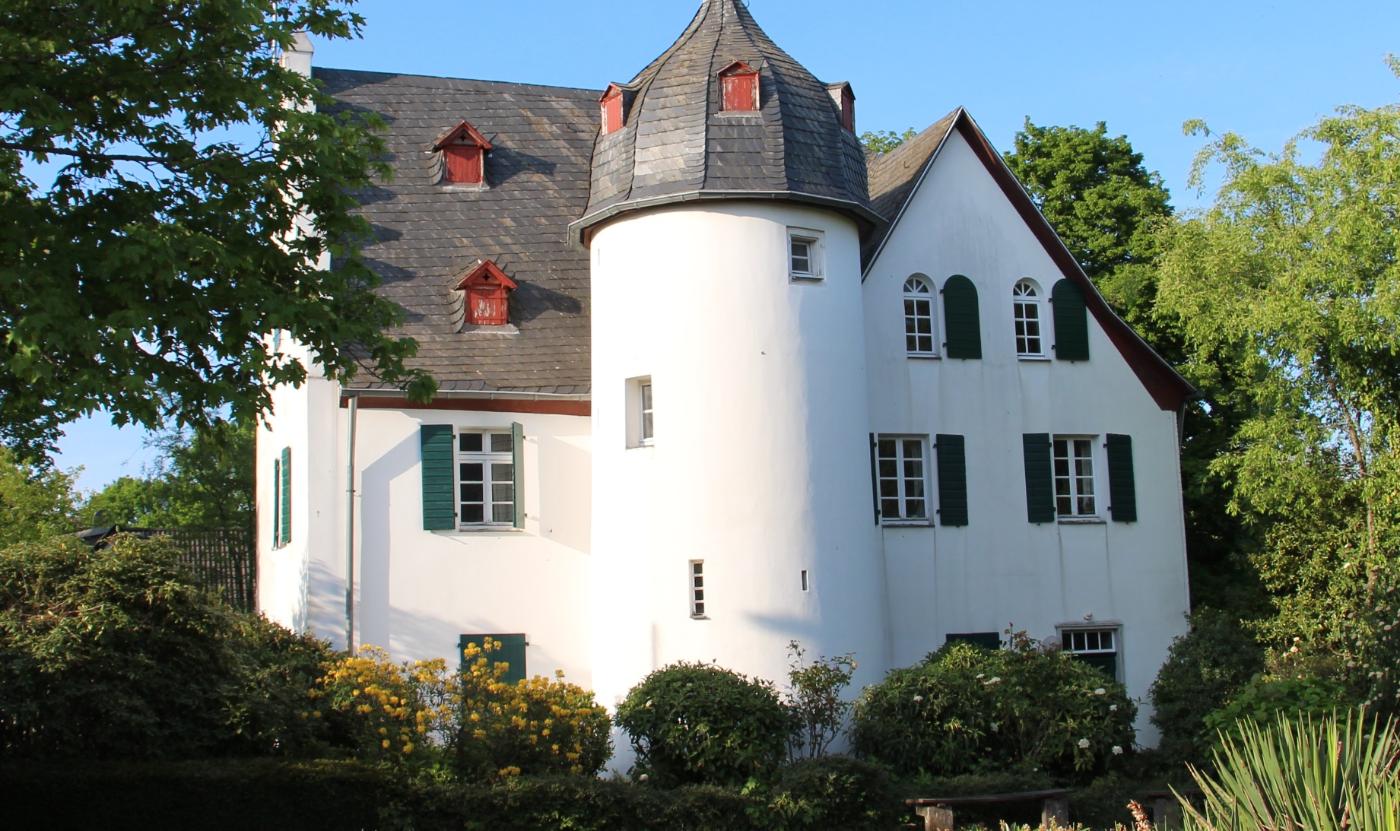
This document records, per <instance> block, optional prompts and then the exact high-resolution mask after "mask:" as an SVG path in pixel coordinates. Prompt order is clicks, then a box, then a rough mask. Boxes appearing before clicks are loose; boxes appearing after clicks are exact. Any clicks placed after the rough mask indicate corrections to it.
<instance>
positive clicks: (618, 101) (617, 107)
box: [598, 84, 622, 136]
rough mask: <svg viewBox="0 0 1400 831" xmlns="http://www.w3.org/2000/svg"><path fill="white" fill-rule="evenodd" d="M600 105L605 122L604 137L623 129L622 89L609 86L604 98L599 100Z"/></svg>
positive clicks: (614, 85) (603, 125)
mask: <svg viewBox="0 0 1400 831" xmlns="http://www.w3.org/2000/svg"><path fill="white" fill-rule="evenodd" d="M598 105H599V114H600V116H601V118H602V122H603V123H602V129H603V135H605V136H606V135H607V134H608V133H615V132H617V131H618V130H620V129H622V88H621V87H619V86H618V85H617V84H609V85H608V88H607V90H606V91H605V92H604V93H603V97H602V98H600V99H598Z"/></svg>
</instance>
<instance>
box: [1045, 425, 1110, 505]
mask: <svg viewBox="0 0 1400 831" xmlns="http://www.w3.org/2000/svg"><path fill="white" fill-rule="evenodd" d="M1050 444H1051V448H1052V449H1051V455H1052V463H1053V465H1054V467H1053V471H1054V480H1055V513H1056V514H1058V515H1059V516H1060V517H1061V518H1066V517H1068V518H1075V517H1097V516H1098V515H1099V511H1098V499H1097V496H1098V490H1097V489H1096V488H1095V487H1094V437H1093V436H1055V437H1054V439H1053V440H1052V441H1051V443H1050Z"/></svg>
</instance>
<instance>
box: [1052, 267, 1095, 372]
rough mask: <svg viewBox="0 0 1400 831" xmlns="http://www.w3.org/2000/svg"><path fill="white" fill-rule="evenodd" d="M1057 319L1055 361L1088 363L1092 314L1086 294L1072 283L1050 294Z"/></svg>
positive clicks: (1057, 286) (1064, 282) (1061, 284)
mask: <svg viewBox="0 0 1400 831" xmlns="http://www.w3.org/2000/svg"><path fill="white" fill-rule="evenodd" d="M1050 305H1051V306H1052V307H1053V314H1054V316H1055V357H1056V358H1057V359H1059V360H1061V361H1087V360H1089V311H1088V309H1087V308H1085V306H1084V292H1083V291H1082V290H1081V289H1080V288H1079V286H1077V285H1075V284H1074V283H1072V282H1070V281H1069V280H1061V281H1059V282H1058V283H1056V284H1055V287H1054V288H1053V289H1051V290H1050Z"/></svg>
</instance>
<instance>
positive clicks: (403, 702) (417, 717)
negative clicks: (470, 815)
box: [306, 646, 461, 766]
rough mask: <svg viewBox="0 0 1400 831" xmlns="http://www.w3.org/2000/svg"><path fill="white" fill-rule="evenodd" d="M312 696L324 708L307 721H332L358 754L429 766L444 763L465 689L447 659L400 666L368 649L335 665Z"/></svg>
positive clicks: (374, 648) (310, 714)
mask: <svg viewBox="0 0 1400 831" xmlns="http://www.w3.org/2000/svg"><path fill="white" fill-rule="evenodd" d="M310 695H311V699H312V701H313V702H314V703H315V704H317V705H319V706H317V707H315V708H313V709H311V710H309V711H308V712H307V714H306V715H307V717H308V718H313V719H318V718H322V717H323V715H324V716H325V717H327V718H329V719H331V720H332V721H333V728H334V732H335V733H337V734H339V736H338V737H339V738H340V739H341V740H342V741H344V742H346V743H347V744H348V745H349V746H350V748H351V749H352V752H353V753H354V755H355V756H357V757H359V758H362V759H365V760H368V761H375V762H389V763H392V764H395V765H412V766H423V765H426V764H431V763H434V762H437V761H439V759H440V756H441V751H442V749H443V748H444V747H445V746H446V745H447V743H448V740H449V739H450V737H451V736H452V730H451V729H450V725H451V724H452V723H453V716H454V714H455V713H456V711H457V703H458V702H459V701H460V700H461V689H460V683H459V681H458V679H457V678H456V677H455V676H453V675H449V674H448V672H447V664H446V662H445V661H443V660H442V659H441V658H437V659H434V660H431V661H412V662H405V663H402V664H395V663H393V662H392V661H390V660H389V655H388V653H387V652H385V651H384V650H383V649H380V648H379V647H377V646H364V647H361V648H360V651H359V652H358V653H357V654H355V655H346V656H343V657H341V658H340V659H339V660H337V661H335V662H334V663H333V664H331V666H330V667H329V668H328V669H327V671H326V674H325V676H324V677H323V678H321V680H320V682H319V683H318V684H317V686H316V687H314V688H313V689H312V690H311V693H310Z"/></svg>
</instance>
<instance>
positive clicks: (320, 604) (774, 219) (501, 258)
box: [257, 0, 1193, 742]
mask: <svg viewBox="0 0 1400 831" xmlns="http://www.w3.org/2000/svg"><path fill="white" fill-rule="evenodd" d="M308 53H309V45H307V46H306V47H305V48H304V50H303V51H301V52H299V53H295V54H293V55H292V56H291V59H292V60H294V61H296V62H297V64H298V65H302V66H305V67H307V68H308V71H311V70H309V67H310V55H309V54H308ZM314 72H315V75H316V77H318V78H319V79H320V80H321V81H322V82H323V83H324V84H325V86H326V88H327V90H328V91H329V92H330V93H331V94H332V95H333V96H334V98H335V99H336V100H337V101H338V102H339V105H340V106H344V107H347V108H353V109H359V110H368V111H373V112H376V113H378V114H380V115H381V116H382V117H383V118H384V120H385V121H386V122H387V124H388V132H387V134H386V140H387V142H388V148H389V153H390V157H389V159H388V161H389V163H390V164H391V166H392V167H393V170H394V174H395V175H394V177H393V178H392V180H390V181H388V182H385V183H384V184H382V185H380V186H378V187H376V188H374V189H373V190H371V191H369V192H367V193H365V194H363V197H362V208H361V210H362V211H363V214H364V216H365V217H366V218H367V219H368V221H369V222H370V224H371V225H372V227H373V228H374V230H375V235H376V236H375V241H374V243H373V244H372V245H370V246H368V248H366V249H365V252H364V255H365V257H366V258H367V259H368V261H369V262H370V263H371V265H372V266H373V267H374V268H375V269H376V270H377V271H378V272H379V273H380V274H381V276H382V277H383V281H384V282H383V286H382V289H381V291H382V292H383V293H384V294H385V295H386V296H387V297H389V298H391V299H393V300H395V301H397V302H398V303H399V304H400V305H402V306H403V307H404V310H405V323H404V326H403V328H402V332H401V334H406V335H411V336H413V337H414V338H416V339H417V340H418V342H419V344H420V350H419V354H418V357H417V359H416V360H417V361H418V362H419V364H418V365H420V366H422V367H425V368H427V369H429V370H431V371H432V372H433V373H434V374H435V376H436V377H437V378H438V379H439V382H440V384H441V390H442V391H441V393H440V394H439V395H438V396H437V398H436V399H435V400H434V401H433V403H432V404H431V405H428V406H413V405H410V404H409V402H408V401H407V400H406V399H405V398H404V396H403V394H402V392H401V391H399V390H396V389H392V388H388V387H386V386H385V385H382V384H377V383H374V381H373V379H363V378H361V379H356V381H354V382H352V383H351V384H349V385H347V386H342V385H341V384H339V383H337V382H332V381H328V380H326V379H324V378H315V379H313V380H311V381H310V382H309V383H307V384H306V385H304V386H302V387H301V388H299V389H291V388H284V389H279V390H277V391H276V393H275V396H274V400H275V407H276V411H275V416H274V417H273V418H272V420H271V422H270V424H269V425H268V427H267V428H266V429H264V430H262V431H261V432H260V434H259V436H258V474H259V475H258V481H259V485H258V500H257V501H258V507H259V524H258V528H259V574H260V583H259V601H260V606H261V608H262V609H263V610H264V611H265V612H266V613H267V614H268V615H269V616H270V617H271V618H273V619H275V620H278V621H281V622H283V623H286V624H288V625H290V626H292V627H294V628H297V629H300V630H310V631H314V632H316V633H317V634H320V635H323V636H328V637H330V638H332V640H335V641H336V642H338V643H340V644H344V643H345V641H346V638H347V631H352V632H353V640H354V642H355V643H357V644H359V643H374V644H379V645H382V646H386V647H387V648H389V649H390V651H391V652H392V653H393V654H394V655H395V656H396V657H399V658H416V657H429V656H452V655H454V654H456V652H457V650H458V648H459V645H460V644H461V643H462V642H463V641H464V639H465V640H470V639H473V638H480V637H482V636H484V635H495V636H499V637H501V638H502V639H503V640H504V641H505V642H506V644H507V648H508V655H509V657H510V658H511V660H512V663H513V667H514V669H515V670H516V671H518V672H520V673H528V674H531V675H533V674H547V673H550V672H553V671H554V670H556V669H562V670H563V671H564V672H565V673H566V674H567V675H568V677H569V678H570V679H571V680H573V681H575V682H577V683H580V684H583V685H585V686H589V687H592V688H593V689H594V690H596V691H597V692H598V696H599V700H600V701H602V702H603V703H605V704H612V703H614V702H615V701H617V700H618V699H619V698H620V697H621V696H622V695H623V694H625V693H626V691H627V690H628V689H629V688H630V687H631V686H632V685H633V684H635V683H636V682H637V681H638V680H640V679H641V677H642V676H644V675H645V674H646V673H647V672H649V671H651V670H652V669H654V668H656V667H659V666H662V665H665V664H667V663H670V662H673V661H677V660H682V659H688V660H710V659H713V660H716V661H718V662H719V663H721V664H723V665H725V666H728V667H732V668H734V669H738V670H740V671H743V672H747V673H751V674H757V675H760V676H764V677H767V678H771V679H775V680H781V679H783V678H784V677H785V673H786V668H787V659H786V655H785V646H786V644H787V643H788V642H789V641H790V640H793V639H796V640H798V641H800V642H801V643H802V644H803V645H804V646H805V647H806V648H807V650H808V651H809V653H812V654H826V655H835V654H841V653H846V652H853V653H855V654H856V656H857V659H858V660H859V661H860V670H859V673H858V677H857V683H858V684H865V683H870V682H873V681H876V680H878V679H879V678H880V677H881V676H882V675H883V674H884V672H885V671H886V670H888V669H890V668H892V667H896V666H905V665H908V664H911V663H913V662H915V661H917V660H919V659H920V658H922V657H923V656H924V655H925V654H926V653H928V652H930V651H932V650H934V649H936V648H938V647H939V646H941V645H942V644H943V643H945V642H946V641H947V640H949V639H956V638H968V639H975V640H978V641H982V642H986V643H994V642H995V641H996V639H997V637H998V634H999V633H1000V632H1002V631H1003V630H1005V629H1006V628H1007V627H1008V626H1011V627H1014V628H1016V629H1024V630H1026V631H1027V632H1028V633H1029V634H1031V635H1032V636H1035V637H1039V638H1053V639H1056V640H1057V641H1059V642H1061V643H1063V645H1064V646H1065V647H1066V648H1068V649H1071V650H1073V651H1075V652H1077V653H1081V654H1083V656H1084V657H1085V658H1086V659H1087V660H1092V661H1094V662H1096V663H1098V664H1099V665H1101V666H1103V667H1104V668H1105V670H1106V671H1108V672H1111V673H1113V674H1114V675H1116V676H1117V677H1118V678H1120V679H1121V680H1122V681H1123V682H1124V683H1125V684H1126V685H1127V688H1128V691H1129V694H1130V695H1133V696H1136V697H1139V698H1142V697H1145V695H1146V693H1147V689H1148V687H1149V685H1150V684H1151V682H1152V679H1153V677H1154V676H1155V674H1156V672H1157V669H1158V667H1159V666H1160V665H1161V663H1162V661H1163V659H1164V657H1165V655H1166V652H1167V647H1168V645H1169V644H1170V642H1171V640H1172V638H1173V637H1175V636H1176V635H1179V634H1181V633H1182V632H1183V631H1184V629H1185V617H1184V616H1185V613H1186V611H1187V606H1188V598H1187V579H1186V552H1185V537H1184V525H1183V513H1182V500H1181V490H1180V473H1179V469H1178V446H1177V445H1178V431H1179V421H1180V418H1181V412H1182V405H1183V403H1184V402H1185V401H1186V400H1187V399H1188V398H1189V397H1190V396H1191V395H1192V394H1193V391H1192V390H1191V388H1190V387H1189V385H1188V384H1187V383H1186V382H1185V381H1183V380H1182V379H1181V378H1180V377H1179V376H1178V375H1177V374H1176V373H1175V372H1173V371H1172V369H1171V368H1170V367H1169V366H1168V365H1167V364H1165V363H1164V362H1163V361H1162V359H1161V358H1159V357H1158V356H1157V355H1155V354H1154V353H1153V352H1152V351H1151V350H1150V349H1149V348H1148V347H1147V346H1146V345H1145V344H1144V343H1143V342H1142V340H1141V339H1139V338H1138V337H1137V336H1136V335H1135V334H1134V333H1133V332H1132V330H1130V329H1129V328H1128V326H1127V325H1126V324H1125V323H1124V322H1123V321H1122V320H1121V319H1119V318H1118V317H1117V316H1115V315H1114V313H1113V312H1112V311H1111V310H1110V309H1109V308H1108V306H1107V304H1106V303H1105V302H1104V300H1103V298H1102V297H1101V296H1100V295H1099V294H1098V293H1097V292H1096V291H1095V290H1094V288H1093V286H1092V284H1091V283H1090V282H1089V280H1088V279H1087V278H1086V277H1085V275H1084V274H1083V272H1082V271H1081V270H1080V269H1079V267H1078V266H1077V265H1076V264H1075V262H1074V261H1073V259H1072V258H1071V256H1070V255H1069V253H1068V252H1067V251H1066V249H1065V248H1064V246H1063V245H1062V243H1061V242H1060V241H1059V239H1058V238H1057V237H1056V236H1055V234H1054V232H1053V231H1052V230H1051V229H1050V227H1049V226H1048V224H1047V223H1046V221H1045V220H1044V218H1043V217H1041V215H1040V214H1039V213H1038V212H1037V211H1036V209H1035V207H1034V206H1033V205H1032V203H1031V201H1030V199H1029V198H1028V197H1027V196H1026V194H1025V192H1024V191H1023V190H1022V189H1021V187H1020V185H1019V184H1018V183H1017V182H1016V180H1015V179H1014V177H1013V176H1012V175H1011V174H1010V172H1009V171H1008V170H1007V168H1006V167H1005V166H1004V165H1003V163H1002V161H1001V159H1000V157H999V155H998V154H997V153H996V152H995V151H994V150H993V149H992V148H991V146H990V145H989V144H988V142H987V139H986V137H985V136H984V135H983V134H982V132H981V131H980V130H979V129H978V127H977V125H976V123H975V122H974V121H973V120H972V118H971V117H970V116H969V115H968V114H967V113H966V112H964V111H962V110H957V111H955V112H953V113H951V114H950V115H948V116H946V117H944V118H942V119H941V120H939V121H938V122H936V123H935V124H933V126H931V127H929V128H928V129H927V130H925V131H924V132H923V133H922V134H920V135H919V136H918V137H917V138H915V139H913V140H911V141H909V142H907V143H905V144H904V145H903V146H901V147H900V148H898V149H897V150H895V151H893V152H891V153H888V154H886V155H884V156H879V157H872V158H867V157H866V156H865V154H864V153H863V152H862V150H861V147H860V144H859V142H858V140H857V138H856V132H855V113H854V108H855V96H854V94H853V92H852V90H851V88H850V86H849V85H848V84H840V83H838V84H826V83H822V82H820V81H818V80H817V79H816V78H814V77H813V76H812V75H811V74H810V73H809V72H808V71H807V70H806V69H804V68H803V67H802V66H801V65H799V64H798V63H796V62H795V61H794V60H793V59H792V58H791V57H789V56H788V55H787V54H786V53H784V52H783V51H782V50H780V49H779V48H778V47H777V46H776V45H774V44H773V42H772V41H771V40H769V39H768V37H767V36H766V35H765V34H764V33H763V31H762V30H761V29H760V28H759V27H758V25H757V24H756V23H755V22H754V20H753V18H752V16H751V15H750V13H749V11H748V10H747V9H746V8H745V5H744V4H743V3H742V2H738V1H737V0H705V2H703V4H702V5H701V8H700V10H699V12H698V13H697V15H696V17H695V19H694V21H693V22H692V23H691V24H690V25H689V26H688V27H687V28H686V30H685V32H684V33H683V34H682V35H681V37H680V38H679V39H678V40H677V41H676V42H675V43H674V44H673V45H672V46H670V47H669V48H668V49H667V50H666V51H665V52H663V53H662V54H661V56H660V57H658V58H657V59H656V60H654V61H653V62H652V63H651V64H650V65H648V66H647V67H646V68H645V69H643V70H642V71H641V73H640V74H638V75H637V76H636V77H635V78H634V79H632V80H631V81H630V82H628V83H613V84H608V85H607V86H606V88H605V89H604V90H602V91H599V90H576V89H562V88H553V87H539V86H530V85H524V84H513V83H503V82H485V81H471V80H459V79H449V78H430V77H419V76H404V75H386V74H377V73H369V72H356V71H346V70H329V69H319V68H318V69H316V70H314ZM284 348H286V349H288V350H292V351H295V350H297V349H298V347H297V345H296V344H292V343H287V344H284ZM303 357H304V358H306V359H307V360H308V361H314V356H311V355H303ZM349 563H353V567H350V566H348V564H349ZM351 569H352V570H351ZM348 574H349V575H350V576H352V577H353V580H350V581H348V582H347V575H348ZM347 586H348V587H349V598H348V600H349V602H348V603H347ZM351 615H353V617H352V618H351ZM347 626H350V627H352V629H350V630H347ZM1139 728H1140V731H1141V732H1140V737H1141V738H1142V739H1144V740H1146V741H1149V742H1150V741H1152V740H1153V735H1152V734H1151V732H1150V728H1147V723H1146V713H1145V712H1144V713H1143V716H1142V718H1141V719H1140V723H1139Z"/></svg>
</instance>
